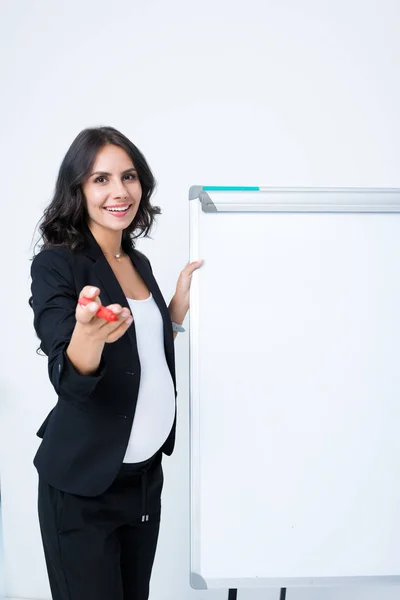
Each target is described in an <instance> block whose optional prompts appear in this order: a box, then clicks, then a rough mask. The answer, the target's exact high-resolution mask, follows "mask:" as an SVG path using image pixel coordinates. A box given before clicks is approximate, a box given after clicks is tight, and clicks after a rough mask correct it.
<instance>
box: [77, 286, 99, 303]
mask: <svg viewBox="0 0 400 600" xmlns="http://www.w3.org/2000/svg"><path fill="white" fill-rule="evenodd" d="M99 294H100V290H99V288H98V287H95V286H92V285H85V287H84V288H82V290H81V291H80V293H79V298H81V297H82V296H86V298H90V299H93V300H95V299H98V300H99V301H100V298H98V295H99Z"/></svg>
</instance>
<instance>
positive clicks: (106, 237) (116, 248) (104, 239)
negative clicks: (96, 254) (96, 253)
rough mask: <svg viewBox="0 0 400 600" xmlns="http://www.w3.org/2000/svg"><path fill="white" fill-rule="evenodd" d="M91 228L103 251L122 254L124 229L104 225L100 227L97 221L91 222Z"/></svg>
mask: <svg viewBox="0 0 400 600" xmlns="http://www.w3.org/2000/svg"><path fill="white" fill-rule="evenodd" d="M89 229H90V231H91V232H92V235H93V237H94V238H95V240H96V242H97V243H98V245H99V246H100V248H101V250H102V252H107V253H109V254H121V252H122V231H113V230H112V229H105V228H104V227H101V228H100V227H98V226H96V223H92V224H89Z"/></svg>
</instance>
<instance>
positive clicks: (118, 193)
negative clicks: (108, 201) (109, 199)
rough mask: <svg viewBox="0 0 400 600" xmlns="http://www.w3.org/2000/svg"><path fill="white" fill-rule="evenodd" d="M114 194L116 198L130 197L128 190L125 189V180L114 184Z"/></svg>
mask: <svg viewBox="0 0 400 600" xmlns="http://www.w3.org/2000/svg"><path fill="white" fill-rule="evenodd" d="M112 196H113V197H114V198H128V192H127V191H126V189H125V185H124V182H123V181H121V180H120V179H119V180H116V181H115V182H114V183H113V184H112Z"/></svg>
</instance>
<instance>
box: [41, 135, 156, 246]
mask: <svg viewBox="0 0 400 600" xmlns="http://www.w3.org/2000/svg"><path fill="white" fill-rule="evenodd" d="M107 144H113V145H115V146H119V147H120V148H122V149H123V150H125V152H126V153H127V154H128V156H129V157H130V158H131V160H132V162H133V164H134V166H135V168H136V170H137V173H138V177H139V181H140V184H141V186H142V198H141V201H140V203H139V207H138V210H137V213H136V215H135V218H134V220H133V221H132V223H131V224H130V225H129V226H128V227H127V228H126V229H124V231H123V232H122V248H123V249H124V250H125V251H126V250H127V249H128V248H134V247H135V239H136V238H138V237H140V236H141V235H143V237H150V235H149V233H150V231H151V228H152V226H153V223H154V219H155V215H158V214H161V209H160V207H159V206H152V205H151V204H150V198H151V196H152V194H153V192H154V189H155V186H156V180H155V179H154V176H153V174H152V172H151V170H150V167H149V165H148V164H147V161H146V159H145V157H144V156H143V154H142V153H141V152H140V150H139V149H138V148H137V147H136V146H135V144H133V143H132V142H131V141H130V140H129V139H128V138H127V137H125V136H124V135H123V134H122V133H120V132H119V131H117V129H114V128H113V127H95V128H88V129H84V130H83V131H81V132H80V133H79V134H78V135H77V137H76V138H75V139H74V141H73V142H72V144H71V146H70V147H69V149H68V151H67V153H66V155H65V157H64V159H63V161H62V163H61V166H60V170H59V173H58V177H57V182H56V186H55V190H54V194H53V197H52V200H51V202H50V204H49V205H48V206H47V207H46V208H45V210H44V212H43V216H42V218H41V219H40V221H39V223H40V225H39V231H40V233H41V238H40V239H42V240H43V243H42V245H41V248H40V249H41V250H44V249H46V248H50V247H54V246H64V247H67V248H69V249H70V250H76V249H79V248H81V247H82V246H83V242H84V229H85V226H86V224H87V221H88V211H87V208H86V203H85V197H84V194H83V191H82V183H83V182H84V181H85V180H86V178H87V177H89V175H90V173H91V171H92V167H93V165H94V162H95V159H96V155H97V152H98V151H99V150H100V148H102V147H103V146H105V145H107ZM40 239H39V241H38V242H37V243H36V244H35V246H36V245H37V244H38V243H39V242H40Z"/></svg>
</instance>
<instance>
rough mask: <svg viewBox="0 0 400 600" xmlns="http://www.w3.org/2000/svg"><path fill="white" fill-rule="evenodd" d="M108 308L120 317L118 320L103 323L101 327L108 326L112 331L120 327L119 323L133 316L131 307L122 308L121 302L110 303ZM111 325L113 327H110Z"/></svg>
mask: <svg viewBox="0 0 400 600" xmlns="http://www.w3.org/2000/svg"><path fill="white" fill-rule="evenodd" d="M106 308H108V309H110V310H112V311H113V312H114V314H116V315H117V317H118V319H117V320H116V321H105V320H104V322H103V323H102V324H101V328H103V327H105V326H106V327H108V329H109V330H110V331H113V330H114V329H116V328H117V327H119V325H120V324H121V323H122V322H124V321H125V319H127V318H128V317H129V316H131V312H130V310H129V308H126V307H124V308H122V306H121V305H120V304H110V305H108V306H107V307H106ZM109 325H111V327H109Z"/></svg>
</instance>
